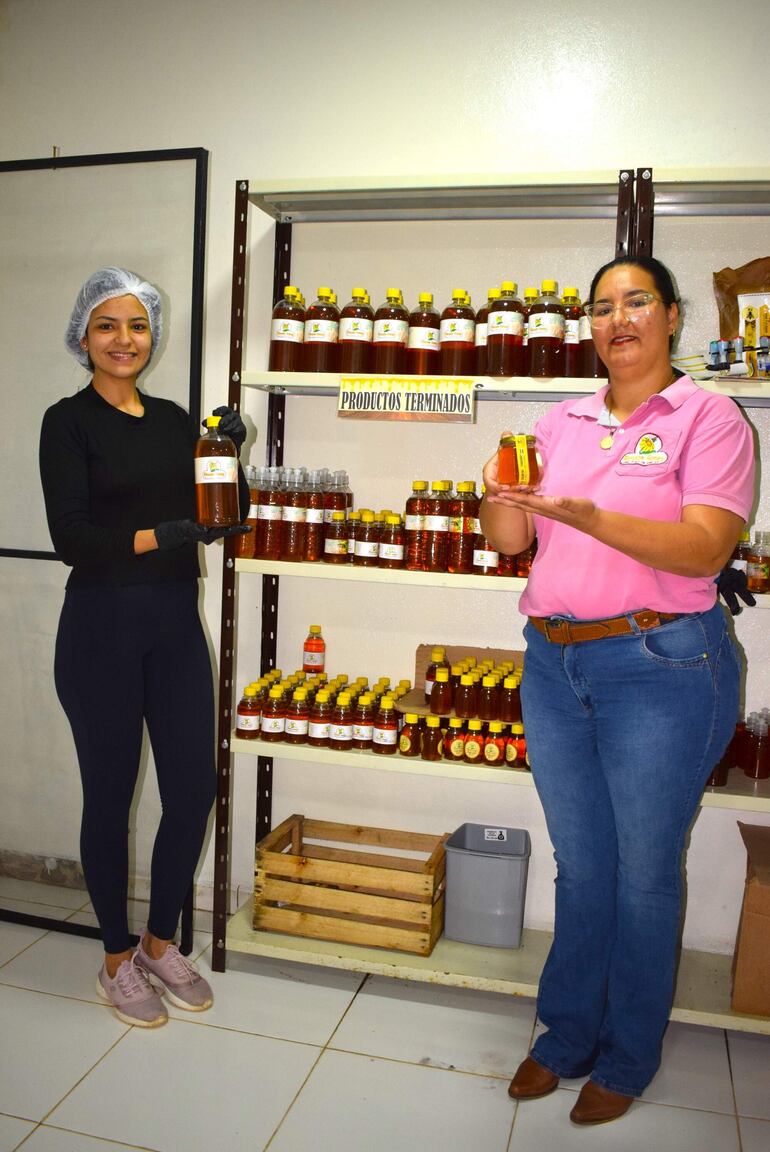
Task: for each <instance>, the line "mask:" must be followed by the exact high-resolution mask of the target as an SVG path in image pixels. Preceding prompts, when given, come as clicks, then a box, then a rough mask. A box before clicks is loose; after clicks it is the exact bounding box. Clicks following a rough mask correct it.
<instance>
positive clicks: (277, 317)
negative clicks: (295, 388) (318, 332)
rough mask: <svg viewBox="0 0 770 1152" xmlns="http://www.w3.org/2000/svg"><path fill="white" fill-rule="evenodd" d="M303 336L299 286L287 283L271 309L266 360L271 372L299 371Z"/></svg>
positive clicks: (303, 322)
mask: <svg viewBox="0 0 770 1152" xmlns="http://www.w3.org/2000/svg"><path fill="white" fill-rule="evenodd" d="M304 337H305V309H304V308H303V307H302V305H301V304H300V295H299V288H295V287H294V286H293V285H291V284H289V285H287V287H286V288H284V290H283V299H282V300H279V301H278V303H277V304H276V306H275V308H274V309H273V321H272V324H271V327H270V359H269V362H268V367H269V369H270V371H271V372H299V370H300V367H301V362H300V357H301V355H302V343H303V340H304Z"/></svg>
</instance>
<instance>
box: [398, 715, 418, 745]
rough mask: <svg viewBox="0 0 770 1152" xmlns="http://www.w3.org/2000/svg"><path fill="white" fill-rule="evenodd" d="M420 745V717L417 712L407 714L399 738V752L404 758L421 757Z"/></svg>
mask: <svg viewBox="0 0 770 1152" xmlns="http://www.w3.org/2000/svg"><path fill="white" fill-rule="evenodd" d="M420 744H421V729H420V717H419V716H418V715H417V713H416V712H407V713H406V715H405V716H404V724H403V727H402V728H401V735H400V736H399V738H398V750H399V752H400V753H401V755H402V756H419V755H420Z"/></svg>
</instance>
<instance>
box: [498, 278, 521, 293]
mask: <svg viewBox="0 0 770 1152" xmlns="http://www.w3.org/2000/svg"><path fill="white" fill-rule="evenodd" d="M518 287H519V286H518V284H517V283H516V281H515V280H503V282H502V284H501V285H500V291H501V293H502V292H508V293H510V294H511V295H513V296H515V295H516V290H517V288H518Z"/></svg>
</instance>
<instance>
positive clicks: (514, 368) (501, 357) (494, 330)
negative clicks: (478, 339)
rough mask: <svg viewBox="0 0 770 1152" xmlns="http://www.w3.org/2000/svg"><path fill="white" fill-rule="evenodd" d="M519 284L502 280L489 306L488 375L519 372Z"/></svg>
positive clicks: (521, 315)
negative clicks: (496, 297) (496, 294)
mask: <svg viewBox="0 0 770 1152" xmlns="http://www.w3.org/2000/svg"><path fill="white" fill-rule="evenodd" d="M517 287H518V285H517V284H516V283H515V281H513V280H503V282H502V284H501V285H500V298H499V299H498V300H495V301H494V303H493V304H492V306H491V307H490V309H489V317H488V320H487V375H488V376H521V375H522V353H521V350H522V345H523V341H524V306H523V305H522V303H521V300H520V299H519V297H518V296H517V295H516V289H517Z"/></svg>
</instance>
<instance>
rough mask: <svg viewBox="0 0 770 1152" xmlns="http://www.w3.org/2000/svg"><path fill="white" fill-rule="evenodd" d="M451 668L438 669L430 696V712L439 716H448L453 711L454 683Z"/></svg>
mask: <svg viewBox="0 0 770 1152" xmlns="http://www.w3.org/2000/svg"><path fill="white" fill-rule="evenodd" d="M450 676H451V670H450V669H449V668H437V669H436V678H435V680H434V681H433V690H432V692H431V694H430V710H431V712H435V714H436V715H437V716H448V715H449V713H450V712H451V710H452V695H453V694H452V681H451V679H450Z"/></svg>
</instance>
